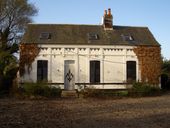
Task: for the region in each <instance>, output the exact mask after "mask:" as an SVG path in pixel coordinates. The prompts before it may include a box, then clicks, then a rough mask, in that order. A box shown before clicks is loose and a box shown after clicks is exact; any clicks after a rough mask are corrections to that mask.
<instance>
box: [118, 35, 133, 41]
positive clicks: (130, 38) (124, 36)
mask: <svg viewBox="0 0 170 128" xmlns="http://www.w3.org/2000/svg"><path fill="white" fill-rule="evenodd" d="M121 37H122V39H123V41H134V38H133V36H131V35H123V34H122V35H121Z"/></svg>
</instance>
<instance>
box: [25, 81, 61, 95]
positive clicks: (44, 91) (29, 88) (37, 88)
mask: <svg viewBox="0 0 170 128" xmlns="http://www.w3.org/2000/svg"><path fill="white" fill-rule="evenodd" d="M22 92H23V93H24V94H25V95H26V96H44V97H48V98H50V97H61V89H60V88H55V87H50V86H48V85H47V84H45V83H25V84H23V85H22Z"/></svg>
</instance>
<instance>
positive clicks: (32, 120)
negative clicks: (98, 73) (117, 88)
mask: <svg viewBox="0 0 170 128" xmlns="http://www.w3.org/2000/svg"><path fill="white" fill-rule="evenodd" d="M0 127H1V128H169V127H170V94H166V95H162V96H158V97H145V98H123V99H82V98H81V99H80V98H79V99H78V98H75V99H73V98H72V99H69V98H67V99H53V100H19V99H14V98H12V99H11V98H6V99H0Z"/></svg>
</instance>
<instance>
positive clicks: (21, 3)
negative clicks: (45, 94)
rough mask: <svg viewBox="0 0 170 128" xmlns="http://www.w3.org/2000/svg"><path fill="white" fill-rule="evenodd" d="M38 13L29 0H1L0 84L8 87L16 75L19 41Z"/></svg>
mask: <svg viewBox="0 0 170 128" xmlns="http://www.w3.org/2000/svg"><path fill="white" fill-rule="evenodd" d="M35 14H37V9H36V8H35V6H34V5H33V4H31V3H28V0H0V86H1V87H2V86H3V87H2V88H8V86H10V85H11V84H12V81H13V79H14V78H15V77H16V72H17V69H18V64H17V62H18V61H17V58H15V57H14V56H13V53H16V52H17V51H18V43H19V42H20V40H21V37H22V35H23V33H24V30H25V29H26V25H27V24H28V23H30V22H31V21H32V20H31V19H32V16H34V15H35Z"/></svg>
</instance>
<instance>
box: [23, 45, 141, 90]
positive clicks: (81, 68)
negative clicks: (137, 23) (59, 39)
mask: <svg viewBox="0 0 170 128" xmlns="http://www.w3.org/2000/svg"><path fill="white" fill-rule="evenodd" d="M38 47H39V48H40V53H39V55H38V56H37V57H36V58H35V61H34V62H33V63H32V70H31V72H30V73H28V72H26V73H25V75H24V76H23V77H22V78H21V82H34V83H36V82H37V61H38V60H47V61H48V83H51V84H52V85H53V86H56V87H60V88H62V89H64V88H65V86H64V83H65V80H64V79H65V73H64V72H65V71H64V70H65V69H64V67H65V62H66V61H67V60H73V61H74V64H73V66H74V74H73V75H74V80H75V81H74V83H75V84H74V85H73V86H74V89H80V88H84V85H85V86H89V87H95V88H100V89H124V88H127V87H129V86H127V85H126V84H119V83H126V81H127V80H126V72H127V71H126V62H127V61H136V80H137V81H138V80H139V81H140V79H141V76H140V71H139V66H138V65H139V64H138V59H137V56H136V55H135V53H134V52H133V48H134V46H120V45H113V46H111V45H90V46H89V45H79V46H78V45H50V44H41V45H40V44H39V45H38ZM91 60H97V61H100V84H87V83H90V61H91ZM77 83H79V84H77Z"/></svg>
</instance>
